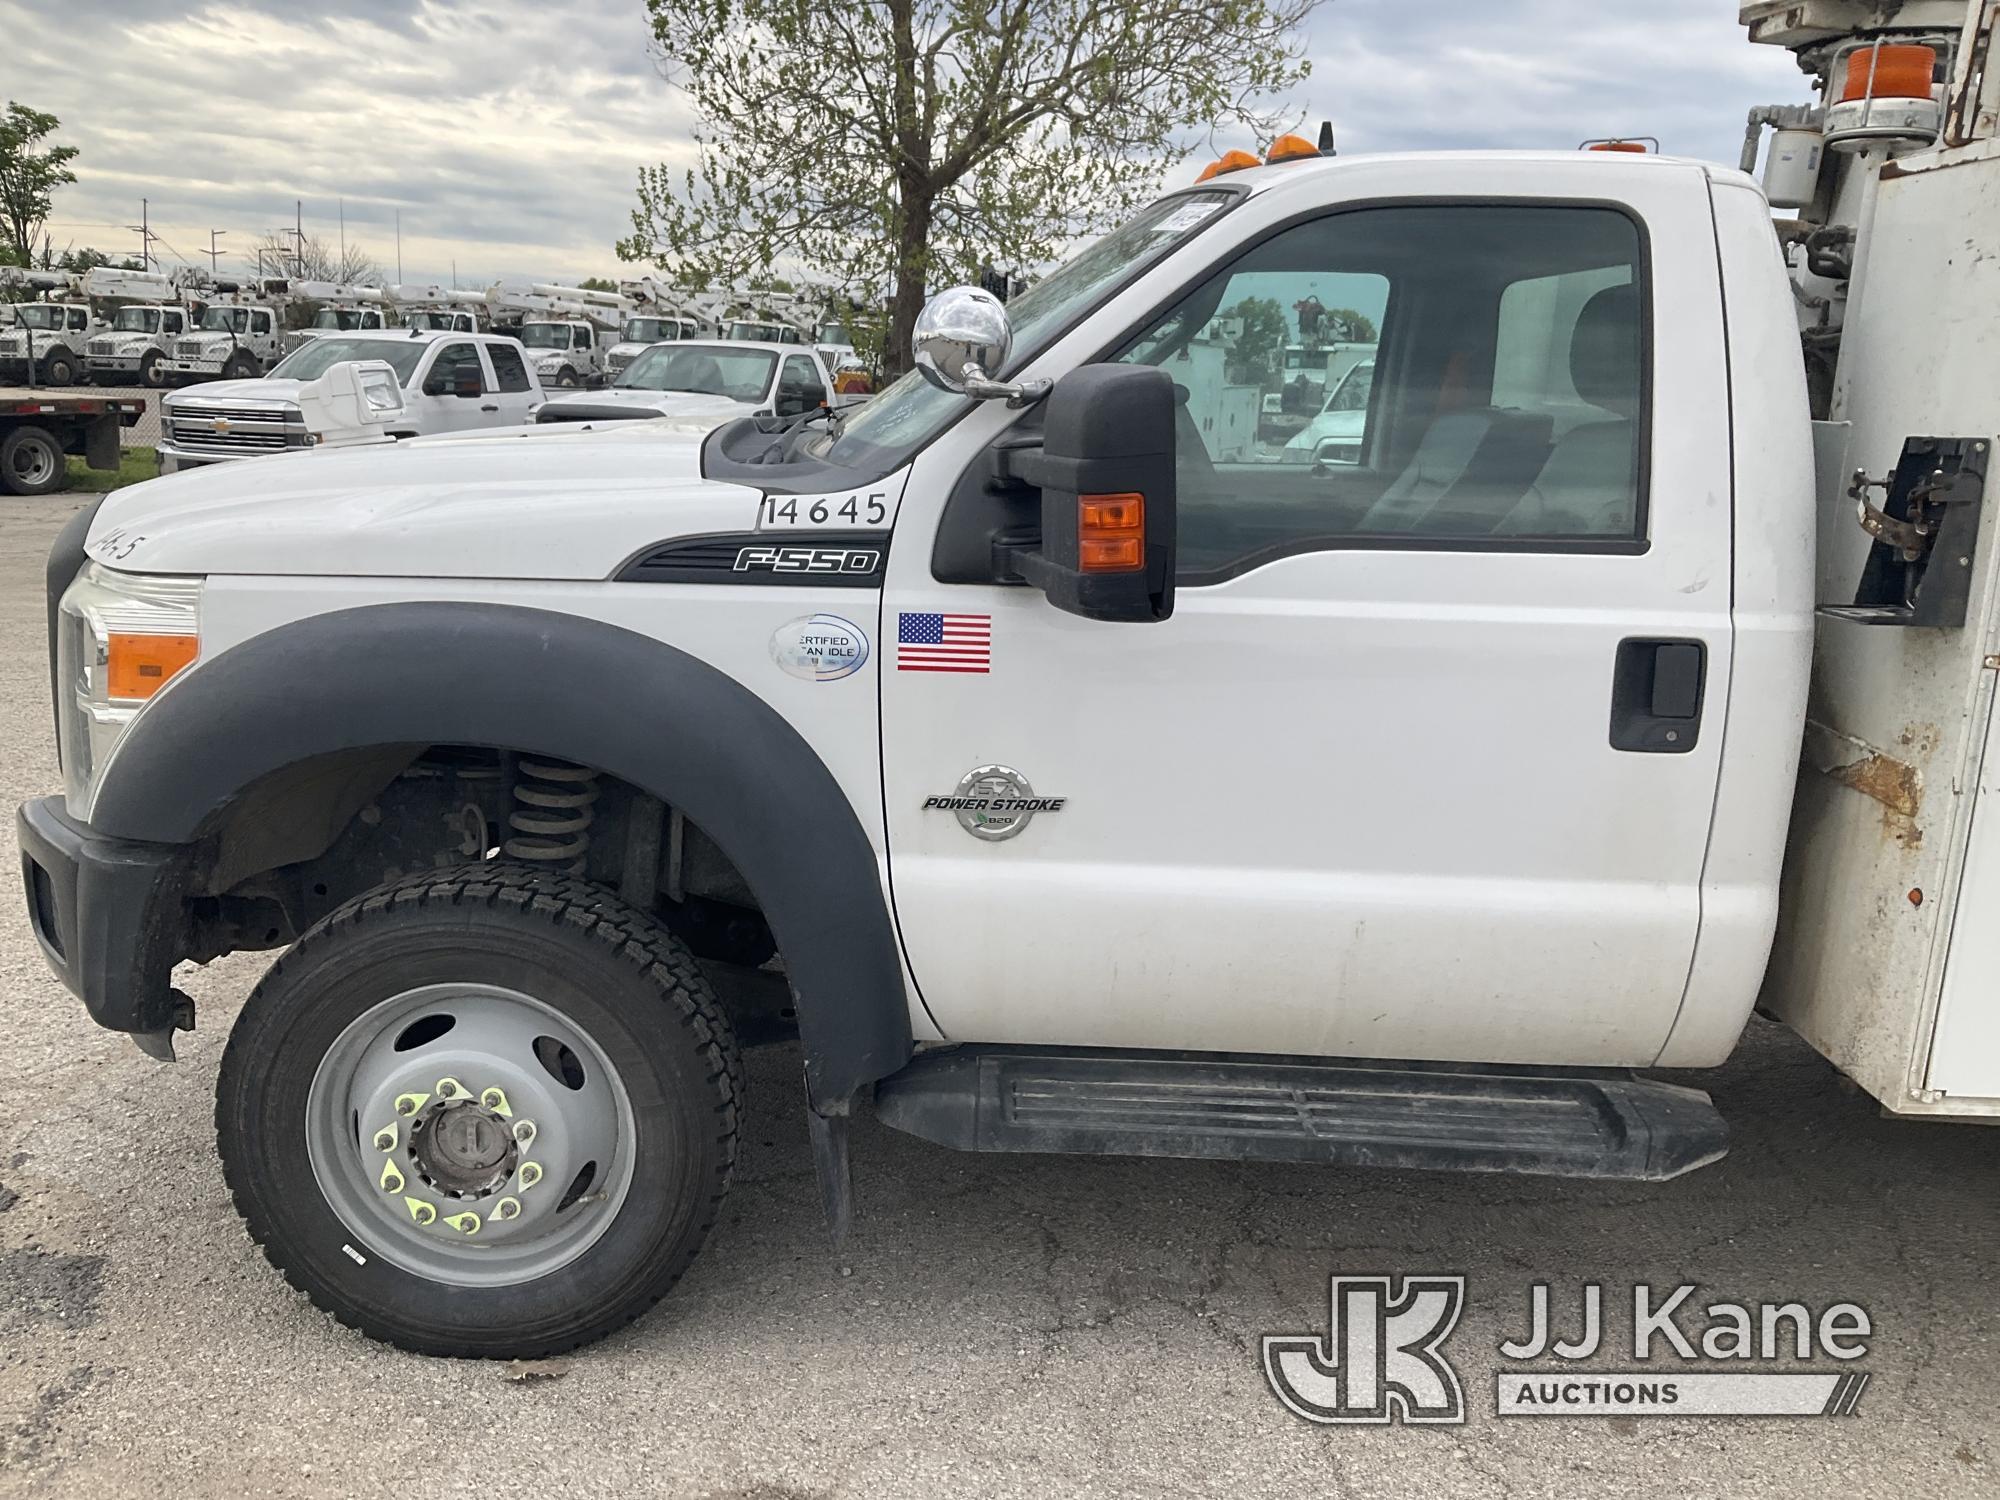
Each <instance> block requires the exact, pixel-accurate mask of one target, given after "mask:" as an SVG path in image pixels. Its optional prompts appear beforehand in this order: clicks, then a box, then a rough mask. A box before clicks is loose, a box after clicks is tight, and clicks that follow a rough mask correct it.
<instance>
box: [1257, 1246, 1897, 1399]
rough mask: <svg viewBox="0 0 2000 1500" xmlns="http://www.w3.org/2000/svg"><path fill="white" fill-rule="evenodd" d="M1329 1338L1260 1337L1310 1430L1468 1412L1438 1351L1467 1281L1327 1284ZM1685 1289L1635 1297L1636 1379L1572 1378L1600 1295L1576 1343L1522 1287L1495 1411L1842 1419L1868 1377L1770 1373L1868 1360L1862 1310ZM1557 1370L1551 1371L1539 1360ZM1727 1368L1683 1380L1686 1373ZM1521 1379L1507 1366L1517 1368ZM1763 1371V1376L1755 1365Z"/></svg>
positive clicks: (1539, 1287)
mask: <svg viewBox="0 0 2000 1500" xmlns="http://www.w3.org/2000/svg"><path fill="white" fill-rule="evenodd" d="M1328 1291H1329V1299H1330V1310H1329V1313H1328V1322H1327V1332H1326V1333H1325V1334H1323V1335H1322V1334H1318V1333H1300V1334H1269V1335H1266V1336H1265V1338H1264V1341H1263V1363H1264V1377H1265V1379H1266V1380H1268V1381H1269V1382H1270V1384H1271V1389H1272V1391H1273V1392H1275V1393H1276V1395H1277V1397H1278V1400H1279V1401H1281V1402H1283V1403H1284V1405H1285V1408H1286V1409H1287V1410H1288V1411H1291V1412H1293V1413H1294V1414H1295V1415H1297V1416H1300V1417H1303V1418H1305V1420H1307V1421H1308V1422H1316V1423H1323V1424H1336V1423H1340V1424H1344V1423H1388V1422H1408V1423H1460V1422H1463V1421H1464V1420H1465V1415H1466V1402H1465V1394H1464V1390H1463V1387H1462V1386H1461V1384H1460V1380H1459V1374H1458V1371H1457V1369H1456V1368H1455V1367H1454V1366H1453V1365H1452V1363H1451V1361H1450V1359H1449V1358H1448V1357H1447V1356H1446V1354H1445V1352H1444V1344H1445V1341H1446V1340H1447V1339H1449V1338H1450V1337H1451V1335H1452V1331H1453V1330H1454V1329H1455V1328H1457V1326H1458V1322H1459V1318H1460V1315H1461V1314H1462V1313H1463V1312H1464V1311H1465V1301H1466V1283H1465V1278H1464V1277H1463V1276H1405V1277H1403V1278H1401V1280H1400V1283H1399V1282H1398V1280H1397V1279H1396V1278H1393V1277H1389V1276H1335V1277H1333V1278H1332V1279H1331V1281H1330V1283H1329V1287H1328ZM1694 1295H1695V1288H1694V1287H1693V1286H1678V1287H1675V1288H1673V1289H1672V1290H1671V1291H1669V1292H1664V1293H1662V1292H1658V1291H1656V1290H1655V1289H1654V1288H1653V1287H1651V1286H1649V1285H1645V1284H1641V1285H1638V1286H1635V1287H1633V1288H1632V1321H1631V1346H1630V1348H1631V1357H1632V1360H1633V1362H1634V1363H1635V1364H1637V1365H1641V1366H1643V1368H1641V1369H1629V1370H1602V1369H1598V1368H1595V1367H1591V1368H1588V1369H1586V1368H1582V1367H1581V1366H1580V1362H1581V1361H1584V1360H1588V1359H1592V1358H1594V1357H1596V1356H1597V1355H1598V1354H1599V1353H1601V1352H1607V1351H1608V1349H1609V1347H1610V1346H1608V1345H1607V1343H1606V1338H1605V1318H1604V1305H1605V1298H1604V1288H1603V1287H1602V1286H1601V1285H1600V1284H1598V1283H1596V1282H1590V1283H1586V1284H1585V1285H1584V1287H1583V1289H1582V1296H1581V1299H1580V1302H1579V1306H1578V1316H1577V1320H1576V1323H1575V1324H1574V1325H1572V1326H1574V1327H1575V1329H1576V1334H1575V1336H1574V1337H1567V1338H1566V1337H1562V1336H1559V1335H1558V1333H1557V1332H1556V1329H1555V1325H1554V1320H1553V1317H1552V1315H1551V1311H1550V1296H1549V1287H1548V1285H1547V1283H1543V1282H1537V1283H1536V1284H1534V1285H1533V1286H1531V1287H1530V1288H1529V1289H1528V1331H1527V1332H1526V1333H1525V1334H1524V1335H1522V1336H1521V1337H1519V1338H1512V1339H1507V1340H1505V1341H1504V1342H1503V1343H1501V1345H1500V1346H1499V1353H1500V1357H1501V1359H1502V1360H1503V1361H1504V1362H1507V1364H1508V1366H1509V1367H1506V1368H1502V1370H1501V1371H1500V1373H1499V1374H1498V1375H1497V1376H1496V1389H1495V1407H1494V1409H1495V1411H1496V1413H1497V1414H1498V1415H1500V1416H1503V1417H1529V1416H1570V1417H1575V1416H1598V1417H1616V1416H1624V1417H1645V1416H1713V1417H1750V1416H1759V1417H1771V1416H1796V1417H1803V1416H1828V1417H1834V1416H1852V1415H1854V1414H1855V1413H1856V1411H1857V1410H1858V1408H1859V1406H1860V1402H1861V1394H1862V1392H1863V1391H1864V1390H1866V1389H1867V1386H1868V1380H1869V1376H1868V1373H1867V1372H1866V1371H1863V1370H1856V1369H1852V1368H1835V1369H1832V1370H1828V1369H1824V1368H1820V1369H1799V1368H1796V1365H1794V1366H1793V1367H1791V1368H1786V1369H1770V1368H1768V1366H1769V1365H1771V1364H1773V1363H1775V1362H1777V1361H1780V1360H1786V1361H1794V1362H1799V1363H1805V1362H1816V1361H1818V1360H1821V1359H1827V1360H1833V1361H1837V1362H1839V1364H1840V1365H1842V1366H1846V1365H1849V1364H1850V1363H1851V1362H1852V1361H1854V1360H1858V1359H1861V1358H1862V1357H1864V1356H1865V1355H1866V1354H1867V1353H1868V1347H1867V1343H1866V1340H1867V1339H1868V1338H1869V1336H1870V1335H1871V1334H1872V1332H1873V1328H1872V1326H1871V1324H1870V1322H1869V1318H1868V1314H1867V1312H1866V1311H1865V1310H1864V1309H1862V1308H1861V1307H1859V1306H1857V1305H1856V1304H1854V1303H1852V1302H1837V1303H1834V1304H1832V1305H1831V1306H1829V1307H1827V1308H1825V1309H1824V1310H1823V1311H1821V1312H1819V1313H1818V1314H1815V1313H1814V1312H1813V1311H1812V1309H1810V1308H1808V1307H1807V1306H1806V1305H1805V1304H1803V1303H1800V1302H1779V1303H1771V1302H1764V1303H1757V1304H1755V1305H1754V1306H1753V1305H1749V1304H1745V1303H1740V1302H1713V1303H1709V1304H1708V1305H1707V1306H1706V1307H1703V1308H1700V1309H1697V1308H1695V1307H1694V1306H1693V1305H1692V1299H1693V1298H1694ZM1550 1359H1553V1360H1555V1361H1558V1362H1559V1363H1557V1364H1556V1365H1554V1366H1549V1365H1546V1364H1543V1363H1542V1362H1543V1361H1546V1360H1550ZM1696 1360H1701V1361H1705V1362H1707V1363H1708V1364H1711V1365H1713V1364H1731V1363H1736V1364H1739V1365H1740V1366H1741V1368H1737V1369H1725V1370H1716V1369H1713V1368H1703V1369H1699V1370H1691V1369H1687V1368H1685V1365H1686V1364H1687V1363H1691V1362H1693V1361H1696ZM1523 1363H1526V1364H1530V1365H1531V1367H1530V1368H1525V1369H1523V1368H1513V1367H1511V1366H1514V1365H1519V1364H1523ZM1759 1366H1765V1367H1766V1368H1758V1367H1759Z"/></svg>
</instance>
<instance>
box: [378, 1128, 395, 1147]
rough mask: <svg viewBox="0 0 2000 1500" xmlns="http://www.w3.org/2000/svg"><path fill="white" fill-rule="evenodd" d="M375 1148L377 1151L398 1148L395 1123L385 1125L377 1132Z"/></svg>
mask: <svg viewBox="0 0 2000 1500" xmlns="http://www.w3.org/2000/svg"><path fill="white" fill-rule="evenodd" d="M375 1149H376V1150H377V1151H394V1150H395V1149H396V1127H395V1126H394V1125H385V1126H383V1127H382V1128H381V1129H380V1130H378V1131H376V1132H375Z"/></svg>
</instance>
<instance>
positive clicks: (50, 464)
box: [13, 440, 56, 485]
mask: <svg viewBox="0 0 2000 1500" xmlns="http://www.w3.org/2000/svg"><path fill="white" fill-rule="evenodd" d="M13 467H14V477H15V478H16V479H17V480H19V481H20V482H21V483H22V484H27V485H37V484H47V483H48V482H49V480H50V479H51V478H52V477H54V475H55V472H56V459H55V450H54V449H53V448H51V447H50V446H49V445H48V444H47V443H44V442H41V441H39V440H30V441H28V442H25V443H21V444H19V445H17V446H16V447H15V449H14V466H13Z"/></svg>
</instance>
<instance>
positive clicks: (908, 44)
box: [618, 0, 1320, 368]
mask: <svg viewBox="0 0 2000 1500" xmlns="http://www.w3.org/2000/svg"><path fill="white" fill-rule="evenodd" d="M1319 3H1320V0H1146V3H1144V4H1133V3H1131V0H839V3H837V4H832V5H827V4H823V3H819V0H648V3H647V10H648V12H649V14H650V17H651V21H652V31H653V38H654V50H655V52H656V54H657V56H658V58H659V60H660V62H661V63H662V65H663V69H664V71H665V73H666V75H667V77H668V78H669V79H670V80H671V81H674V82H677V83H679V84H681V85H682V86H683V87H684V88H685V89H686V90H687V93H688V96H689V99H690V101H691V102H692V104H693V106H694V110H695V114H696V116H697V124H696V128H695V131H694V147H695V150H694V161H693V164H692V165H665V164H663V165H661V166H657V167H648V168H643V169H641V171H640V174H639V206H638V208H637V209H636V210H635V211H634V212H633V215H632V234H631V235H630V236H629V237H627V238H626V239H624V240H621V241H620V242H619V245H618V253H619V254H620V255H621V256H623V257H625V258H626V259H628V260H649V261H652V262H653V263H655V264H656V265H658V266H659V267H660V268H661V269H662V270H663V271H664V272H666V273H667V274H668V275H669V277H670V278H672V279H674V280H676V281H678V282H680V283H682V284H692V283H693V282H695V281H697V280H706V281H708V282H710V283H712V284H722V285H727V284H731V283H734V282H737V281H740V280H745V279H752V278H755V279H763V278H766V277H768V276H769V275H770V272H771V267H772V265H773V263H774V262H777V261H780V260H782V261H786V262H788V263H795V264H796V265H798V266H799V267H800V268H802V269H804V270H806V271H807V272H808V274H810V275H811V276H812V277H813V279H815V280H817V281H826V282H831V283H832V284H834V285H835V286H838V287H842V288H844V289H846V290H847V291H848V292H850V293H852V294H854V295H855V296H856V297H857V299H858V300H860V301H862V302H864V303H868V304H873V303H876V302H878V301H880V300H881V299H882V298H883V297H884V296H885V295H886V297H887V299H888V308H889V324H890V327H889V338H888V341H887V353H888V356H889V360H890V361H891V363H892V365H893V366H894V367H897V368H900V366H901V365H902V364H903V363H904V362H905V360H906V358H907V351H908V347H909V338H910V332H911V329H912V327H913V326H914V325H915V322H916V316H917V312H918V310H919V309H920V308H921V307H922V305H923V300H924V296H925V293H926V291H927V289H929V288H931V287H935V286H938V285H942V284H944V283H947V282H954V281H971V280H972V279H974V277H975V276H976V274H977V273H978V270H979V268H980V267H981V266H984V265H1004V266H1034V265H1039V264H1043V263H1045V262H1047V261H1048V260H1049V259H1051V258H1052V257H1053V256H1054V255H1055V254H1056V253H1057V252H1058V251H1059V250H1061V249H1062V248H1063V247H1064V246H1065V245H1066V244H1067V243H1068V242H1069V241H1071V240H1073V239H1074V238H1076V237H1077V236H1079V235H1084V234H1090V233H1093V232H1096V231H1098V230H1101V229H1103V228H1105V227H1107V226H1108V224H1110V223H1111V222H1112V221H1114V220H1115V219H1117V218H1120V217H1122V216H1124V215H1125V214H1126V213H1128V212H1129V211H1130V209H1131V208H1132V206H1133V205H1134V204H1135V203H1136V202H1139V201H1142V200H1143V199H1145V198H1147V197H1149V196H1150V195H1151V194H1152V193H1153V192H1154V191H1155V190H1156V186H1157V184H1158V182H1159V179H1160V174H1161V172H1162V171H1163V170H1164V169H1165V168H1166V167H1168V166H1170V165H1171V164H1172V163H1173V162H1174V161H1176V160H1178V159H1179V158H1180V157H1181V156H1182V155H1184V154H1185V152H1186V150H1187V149H1188V147H1187V142H1188V141H1189V139H1190V138H1191V135H1192V133H1194V132H1206V131H1209V130H1212V129H1215V128H1217V127H1226V126H1228V125H1230V124H1232V123H1234V124H1240V125H1247V126H1248V127H1250V128H1251V129H1252V130H1254V131H1257V132H1261V133H1265V134H1269V133H1270V132H1272V131H1274V130H1275V129H1277V128H1278V127H1279V125H1280V123H1281V122H1280V120H1279V119H1278V118H1277V116H1276V115H1274V114H1272V113H1270V112H1269V111H1268V110H1267V109H1265V108H1263V107H1262V106H1263V105H1265V104H1266V103H1267V102H1268V101H1269V100H1270V99H1271V98H1272V96H1273V95H1274V94H1275V93H1277V92H1278V91H1281V90H1283V89H1286V88H1289V87H1290V86H1291V85H1293V84H1294V83H1296V82H1297V81H1298V80H1299V79H1301V78H1303V77H1304V76H1305V74H1306V72H1307V65H1306V63H1305V62H1304V61H1303V59H1302V57H1301V52H1300V44H1299V40H1298V32H1297V28H1298V24H1299V22H1301V21H1302V20H1303V19H1304V18H1305V17H1306V16H1307V15H1308V14H1309V13H1310V12H1311V11H1312V10H1313V9H1314V8H1315V7H1316V6H1317V5H1318V4H1319Z"/></svg>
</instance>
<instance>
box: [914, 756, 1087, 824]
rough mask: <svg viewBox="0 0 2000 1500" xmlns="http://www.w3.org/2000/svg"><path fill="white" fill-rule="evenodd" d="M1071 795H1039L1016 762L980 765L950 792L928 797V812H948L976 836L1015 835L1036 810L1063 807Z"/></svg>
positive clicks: (1031, 818)
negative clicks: (1011, 763)
mask: <svg viewBox="0 0 2000 1500" xmlns="http://www.w3.org/2000/svg"><path fill="white" fill-rule="evenodd" d="M1068 800H1069V799H1068V798H1067V797H1038V796H1036V795H1035V789H1034V788H1033V787H1031V786H1029V785H1028V778H1027V777H1025V776H1023V775H1022V774H1021V773H1020V772H1019V771H1017V770H1015V769H1014V768H1013V767H1012V766H980V767H978V768H977V769H975V770H971V771H967V772H966V773H965V775H964V776H962V777H960V778H959V783H958V789H957V790H956V791H954V792H952V793H951V794H950V795H949V796H944V797H926V798H924V811H925V812H948V813H951V814H952V815H953V816H955V817H956V818H957V819H958V826H959V827H960V828H963V829H964V830H965V831H966V832H967V833H969V834H971V835H972V836H973V837H974V838H976V839H984V840H986V841H987V842H988V843H998V842H999V841H1000V840H1001V839H1011V838H1012V837H1014V835H1015V834H1017V833H1019V832H1021V830H1022V829H1024V828H1026V827H1027V826H1028V824H1029V823H1030V822H1031V821H1032V820H1033V819H1034V816H1035V814H1036V813H1055V812H1061V811H1062V810H1063V803H1065V802H1067V801H1068Z"/></svg>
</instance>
